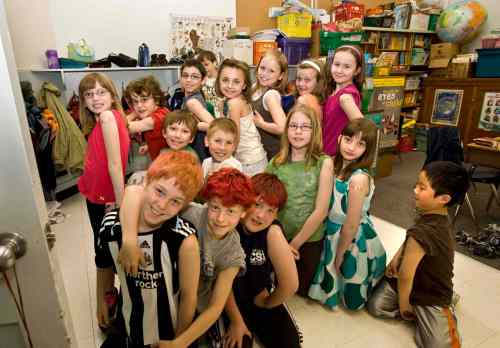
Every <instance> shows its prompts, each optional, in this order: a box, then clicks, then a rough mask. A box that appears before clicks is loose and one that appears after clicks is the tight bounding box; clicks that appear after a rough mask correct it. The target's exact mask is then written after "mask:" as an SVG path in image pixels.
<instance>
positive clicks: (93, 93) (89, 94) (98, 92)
mask: <svg viewBox="0 0 500 348" xmlns="http://www.w3.org/2000/svg"><path fill="white" fill-rule="evenodd" d="M108 93H109V91H108V90H107V89H105V88H102V89H98V90H96V91H86V92H84V93H83V96H84V98H86V99H91V98H93V97H94V96H98V97H104V96H105V95H106V94H108Z"/></svg>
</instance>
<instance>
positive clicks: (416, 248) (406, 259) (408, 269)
mask: <svg viewBox="0 0 500 348" xmlns="http://www.w3.org/2000/svg"><path fill="white" fill-rule="evenodd" d="M424 256H425V251H424V249H423V248H422V246H421V245H420V244H419V243H418V242H417V241H416V240H415V239H414V238H413V237H408V238H407V240H406V242H405V248H404V255H403V259H402V260H401V266H400V268H399V272H398V297H399V311H400V312H401V316H402V317H403V319H407V320H408V319H411V318H412V315H413V309H412V307H411V305H410V293H411V289H412V288H413V279H414V278H415V272H416V270H417V267H418V264H419V263H420V261H421V260H422V258H423V257H424Z"/></svg>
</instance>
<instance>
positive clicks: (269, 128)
mask: <svg viewBox="0 0 500 348" xmlns="http://www.w3.org/2000/svg"><path fill="white" fill-rule="evenodd" d="M264 103H265V105H266V106H267V109H268V110H269V112H270V113H271V116H272V118H273V122H266V121H264V119H263V118H262V116H261V115H260V114H259V113H256V116H255V117H254V122H255V125H256V126H257V127H259V128H262V129H263V130H265V131H266V132H269V133H272V134H278V135H279V134H282V133H283V131H284V130H285V123H286V115H285V111H283V108H282V107H281V96H280V94H279V93H278V91H274V90H272V91H269V92H267V95H266V96H265V97H264Z"/></svg>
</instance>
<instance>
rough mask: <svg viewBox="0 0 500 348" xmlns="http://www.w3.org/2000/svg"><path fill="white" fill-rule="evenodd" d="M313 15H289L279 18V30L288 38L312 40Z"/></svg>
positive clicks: (304, 13) (305, 13)
mask: <svg viewBox="0 0 500 348" xmlns="http://www.w3.org/2000/svg"><path fill="white" fill-rule="evenodd" d="M311 23H312V15H311V14H310V13H307V12H303V13H287V14H284V15H282V16H279V17H278V29H279V30H281V31H282V32H283V33H284V34H285V35H286V36H288V37H295V38H310V37H311Z"/></svg>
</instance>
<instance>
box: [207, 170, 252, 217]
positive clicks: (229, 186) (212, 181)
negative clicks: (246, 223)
mask: <svg viewBox="0 0 500 348" xmlns="http://www.w3.org/2000/svg"><path fill="white" fill-rule="evenodd" d="M200 194H201V197H202V198H203V199H204V200H206V201H209V200H211V199H213V198H219V199H220V200H221V201H222V204H223V205H224V206H225V207H231V206H234V205H241V206H243V208H245V209H248V208H250V207H251V206H252V205H253V204H254V203H255V199H256V195H255V192H254V190H253V186H252V181H251V180H250V178H249V177H248V176H246V175H245V174H243V173H242V172H240V171H239V170H237V169H234V168H222V169H220V170H218V171H216V172H215V173H213V174H212V175H210V176H209V177H208V178H207V182H206V184H205V186H204V187H203V189H202V190H201V193H200Z"/></svg>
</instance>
